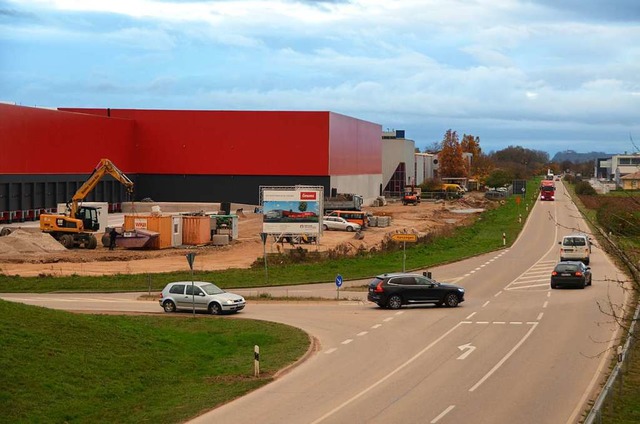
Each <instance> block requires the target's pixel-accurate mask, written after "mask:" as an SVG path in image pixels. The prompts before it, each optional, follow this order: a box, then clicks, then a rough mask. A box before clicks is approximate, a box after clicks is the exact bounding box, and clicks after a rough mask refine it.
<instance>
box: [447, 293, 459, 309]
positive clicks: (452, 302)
mask: <svg viewBox="0 0 640 424" xmlns="http://www.w3.org/2000/svg"><path fill="white" fill-rule="evenodd" d="M458 303H459V299H458V295H457V294H455V293H449V294H447V295H446V296H445V298H444V304H445V305H447V307H449V308H455V307H456V306H458Z"/></svg>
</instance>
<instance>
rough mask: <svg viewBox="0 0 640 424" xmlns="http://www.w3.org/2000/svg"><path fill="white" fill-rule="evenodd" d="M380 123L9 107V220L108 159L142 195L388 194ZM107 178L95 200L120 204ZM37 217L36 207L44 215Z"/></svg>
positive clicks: (50, 200)
mask: <svg viewBox="0 0 640 424" xmlns="http://www.w3.org/2000/svg"><path fill="white" fill-rule="evenodd" d="M381 133H382V129H381V126H380V125H377V124H374V123H371V122H366V121H362V120H359V119H355V118H351V117H348V116H344V115H340V114H336V113H332V112H282V111H266V112H260V111H194V110H189V111H181V110H135V109H81V108H64V109H63V108H61V109H58V110H51V109H41V108H31V107H23V106H14V105H7V104H0V140H1V141H0V147H1V151H2V154H1V155H0V221H2V220H5V221H6V220H7V214H10V215H12V218H13V220H15V219H16V214H19V215H21V216H18V217H17V218H20V217H22V218H24V215H29V214H31V212H29V211H39V210H41V209H49V208H54V207H55V206H56V204H57V203H61V202H66V201H69V200H70V199H71V197H72V196H73V193H75V191H76V190H77V188H78V187H79V186H80V185H81V184H82V183H83V182H84V181H85V180H86V179H87V178H88V176H89V174H90V173H91V171H92V170H93V168H94V167H95V166H96V164H97V163H98V162H99V160H100V159H101V158H108V159H110V160H111V161H112V162H114V163H115V164H116V165H117V166H118V167H119V168H120V169H121V170H122V171H123V172H124V173H125V174H127V176H129V178H131V179H132V180H133V181H134V182H135V196H136V198H135V199H133V200H141V199H144V198H151V199H153V200H154V201H158V202H160V201H174V202H181V201H185V202H186V201H189V202H234V203H247V204H258V203H259V196H260V186H290V185H315V186H323V187H324V188H325V194H326V195H329V194H330V193H331V191H338V192H357V193H362V194H363V195H364V196H365V197H367V198H374V197H376V196H378V195H379V194H380V191H381V188H380V186H381V184H382V144H381V139H380V136H381ZM123 196H124V190H123V188H122V187H120V185H119V183H118V182H116V181H114V180H111V179H110V178H107V179H105V180H104V181H102V182H101V183H100V185H99V186H98V187H97V188H96V189H95V190H94V191H93V192H92V193H91V194H90V197H89V198H87V199H86V200H88V201H106V202H109V203H111V204H118V203H119V202H122V201H124V200H127V199H125V198H124V197H123ZM36 214H37V212H36Z"/></svg>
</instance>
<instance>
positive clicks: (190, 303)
mask: <svg viewBox="0 0 640 424" xmlns="http://www.w3.org/2000/svg"><path fill="white" fill-rule="evenodd" d="M159 302H160V306H162V308H163V309H164V311H165V312H175V311H178V310H192V309H193V308H194V305H195V309H196V310H199V311H209V313H211V314H213V315H218V314H220V313H222V312H238V311H241V310H242V309H244V307H245V304H246V302H245V300H244V297H242V296H240V295H237V294H233V293H229V292H226V291H224V290H222V289H221V288H220V287H218V286H216V285H215V284H213V283H208V282H205V281H194V282H193V284H192V282H191V281H177V282H175V283H169V284H167V285H166V287H165V288H164V289H163V290H162V294H161V295H160V300H159Z"/></svg>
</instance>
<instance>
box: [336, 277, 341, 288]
mask: <svg viewBox="0 0 640 424" xmlns="http://www.w3.org/2000/svg"><path fill="white" fill-rule="evenodd" d="M336 286H338V287H340V286H342V275H340V274H338V276H337V277H336Z"/></svg>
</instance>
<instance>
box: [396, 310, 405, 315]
mask: <svg viewBox="0 0 640 424" xmlns="http://www.w3.org/2000/svg"><path fill="white" fill-rule="evenodd" d="M402 314H404V311H398V312H396V315H402Z"/></svg>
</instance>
